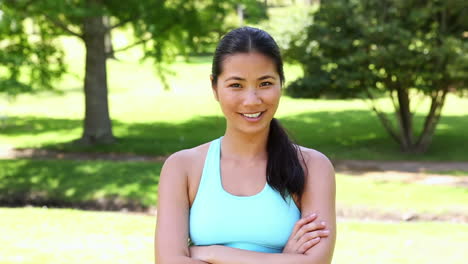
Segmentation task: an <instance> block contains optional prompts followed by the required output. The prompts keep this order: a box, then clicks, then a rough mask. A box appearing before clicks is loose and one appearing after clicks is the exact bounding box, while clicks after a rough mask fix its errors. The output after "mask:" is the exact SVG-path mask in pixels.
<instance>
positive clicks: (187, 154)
mask: <svg viewBox="0 0 468 264" xmlns="http://www.w3.org/2000/svg"><path fill="white" fill-rule="evenodd" d="M210 143H211V142H207V143H204V144H201V145H198V146H196V147H193V148H189V149H182V150H179V151H177V152H175V153H173V154H171V155H170V156H169V157H168V158H167V159H166V161H165V164H174V165H179V166H180V165H181V164H183V165H184V166H183V167H185V168H187V167H190V165H193V164H196V163H199V162H200V160H204V157H205V156H206V153H207V152H208V148H209V146H210Z"/></svg>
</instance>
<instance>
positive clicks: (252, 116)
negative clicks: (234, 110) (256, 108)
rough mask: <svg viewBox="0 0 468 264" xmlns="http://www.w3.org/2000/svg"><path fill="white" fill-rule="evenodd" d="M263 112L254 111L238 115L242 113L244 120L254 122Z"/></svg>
mask: <svg viewBox="0 0 468 264" xmlns="http://www.w3.org/2000/svg"><path fill="white" fill-rule="evenodd" d="M265 112H266V111H262V112H254V113H241V114H240V115H242V116H243V117H244V118H245V119H246V120H248V121H250V122H255V121H258V120H260V118H261V117H262V116H263V113H265Z"/></svg>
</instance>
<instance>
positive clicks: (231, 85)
mask: <svg viewBox="0 0 468 264" xmlns="http://www.w3.org/2000/svg"><path fill="white" fill-rule="evenodd" d="M229 87H234V88H240V87H241V85H240V84H239V83H233V84H230V85H229Z"/></svg>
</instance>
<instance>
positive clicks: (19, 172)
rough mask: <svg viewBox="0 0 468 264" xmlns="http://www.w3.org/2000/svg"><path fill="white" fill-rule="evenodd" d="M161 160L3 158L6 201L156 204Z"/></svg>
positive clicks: (0, 176) (0, 180)
mask: <svg viewBox="0 0 468 264" xmlns="http://www.w3.org/2000/svg"><path fill="white" fill-rule="evenodd" d="M161 166H162V164H161V163H142V162H111V161H99V162H86V161H69V160H64V161H54V160H51V161H41V160H0V167H1V168H2V170H1V171H0V200H1V201H2V203H3V204H5V203H7V204H14V203H15V202H22V203H24V202H27V203H29V202H35V203H39V204H40V203H44V202H46V203H47V204H56V205H62V206H63V205H65V206H73V205H77V204H83V205H84V204H86V202H90V201H91V202H93V201H94V202H95V201H100V200H103V199H107V200H109V201H111V200H112V201H114V202H121V203H124V204H135V205H142V206H145V207H150V206H152V205H155V204H156V198H157V185H158V183H159V173H160V171H161Z"/></svg>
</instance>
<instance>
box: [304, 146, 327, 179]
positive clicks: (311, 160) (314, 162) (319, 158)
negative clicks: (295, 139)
mask: <svg viewBox="0 0 468 264" xmlns="http://www.w3.org/2000/svg"><path fill="white" fill-rule="evenodd" d="M298 147H299V150H300V155H302V157H303V160H304V163H305V165H306V167H307V170H308V171H309V172H314V171H316V170H321V171H323V170H326V171H329V172H333V173H334V168H333V164H332V162H331V161H330V159H329V158H328V157H327V156H326V155H325V154H323V153H322V152H320V151H318V150H315V149H311V148H306V147H303V146H298Z"/></svg>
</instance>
